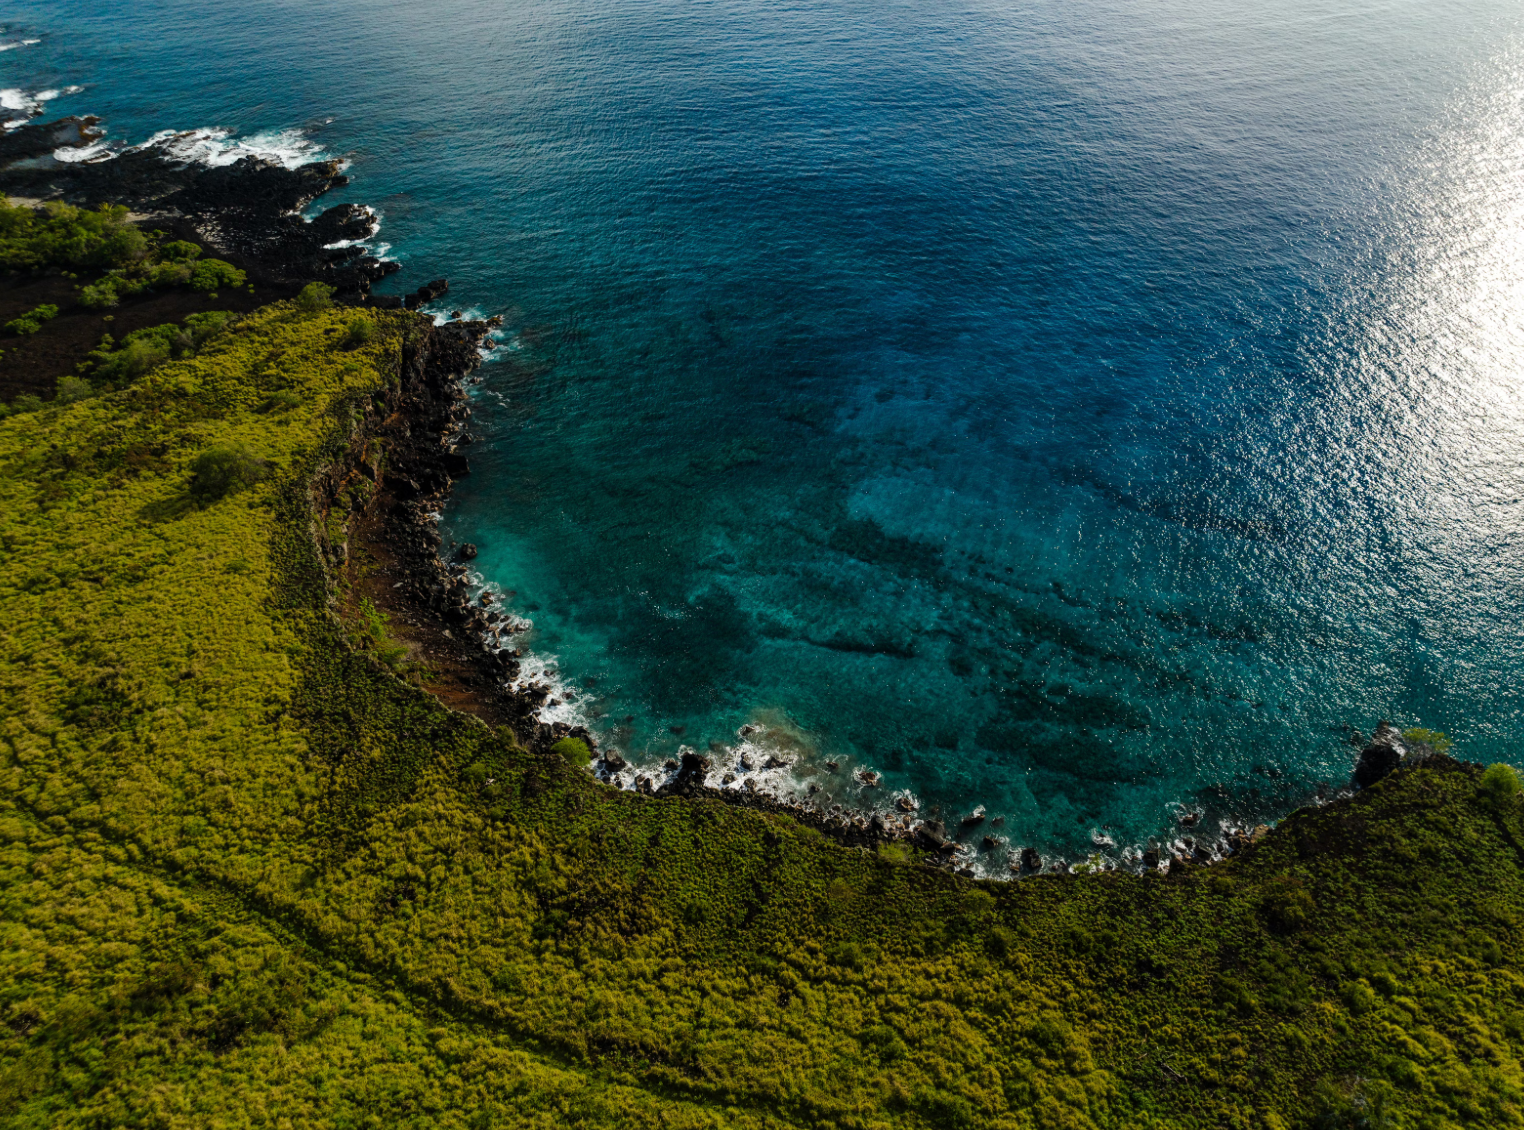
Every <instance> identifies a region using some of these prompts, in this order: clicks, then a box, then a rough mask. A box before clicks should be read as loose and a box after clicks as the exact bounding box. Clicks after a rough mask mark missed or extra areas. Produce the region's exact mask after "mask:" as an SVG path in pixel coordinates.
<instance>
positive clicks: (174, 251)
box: [159, 239, 201, 262]
mask: <svg viewBox="0 0 1524 1130" xmlns="http://www.w3.org/2000/svg"><path fill="white" fill-rule="evenodd" d="M200 257H201V248H200V247H198V246H196V245H195V244H194V243H190V242H188V241H187V240H183V239H177V240H174V241H172V242H170V243H166V244H165V245H164V246H163V247H161V248H159V258H160V259H164V260H167V261H169V262H188V261H190V260H192V259H199V258H200Z"/></svg>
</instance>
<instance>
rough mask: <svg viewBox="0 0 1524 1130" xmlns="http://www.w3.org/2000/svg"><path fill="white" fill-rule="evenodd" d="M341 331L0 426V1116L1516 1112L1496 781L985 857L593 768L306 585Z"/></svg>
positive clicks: (1212, 1122) (298, 316)
mask: <svg viewBox="0 0 1524 1130" xmlns="http://www.w3.org/2000/svg"><path fill="white" fill-rule="evenodd" d="M355 316H356V315H354V314H351V313H341V312H339V311H335V310H315V311H300V310H298V309H296V308H295V307H293V306H290V305H284V304H283V305H277V306H274V307H270V308H267V309H266V310H264V311H261V312H260V313H258V314H256V315H254V316H253V317H251V318H250V319H248V320H246V321H244V322H243V323H241V324H240V325H239V326H238V327H237V328H236V329H233V330H230V331H228V332H226V333H223V334H222V335H221V336H219V337H217V338H215V339H213V340H211V341H210V342H208V343H206V344H205V345H204V346H202V347H201V348H200V350H199V352H198V353H196V354H195V355H187V356H186V357H184V358H183V359H181V360H178V361H170V362H167V363H163V364H161V365H159V366H158V367H157V368H154V369H153V370H152V371H150V372H148V373H147V374H146V375H143V376H140V377H138V378H137V379H136V380H135V381H134V382H133V383H132V384H130V385H129V386H128V387H126V388H125V389H122V390H120V391H116V392H112V393H109V394H106V395H101V396H96V397H93V398H88V399H81V400H77V401H75V402H73V403H68V404H55V405H53V406H50V407H45V408H42V409H41V410H38V411H34V412H28V413H25V414H19V415H14V416H11V417H10V418H8V419H5V420H0V781H3V788H0V845H3V846H0V971H3V972H0V1125H3V1126H12V1127H33V1126H37V1127H41V1126H49V1127H97V1126H154V1127H198V1128H199V1127H242V1126H268V1127H321V1126H332V1127H411V1126H418V1127H424V1126H427V1127H500V1126H512V1127H517V1126H523V1127H539V1126H544V1127H552V1126H554V1127H558V1128H564V1127H620V1126H631V1127H822V1128H824V1127H842V1128H849V1127H850V1128H868V1127H891V1126H904V1127H935V1128H938V1130H959V1128H973V1127H992V1128H1006V1127H1010V1128H1015V1127H1039V1128H1046V1130H1070V1128H1089V1127H1108V1128H1127V1130H1137V1128H1147V1127H1196V1128H1201V1130H1207V1128H1213V1130H1216V1128H1255V1130H1259V1128H1266V1130H1274V1128H1277V1127H1292V1126H1327V1127H1357V1126H1391V1127H1436V1128H1437V1127H1446V1126H1457V1125H1485V1126H1513V1125H1520V1124H1524V1113H1521V1110H1524V1108H1521V1088H1524V1071H1521V1066H1520V1055H1521V1052H1524V950H1521V921H1524V918H1521V916H1524V881H1521V873H1520V863H1521V851H1524V822H1521V815H1520V802H1519V800H1518V796H1517V788H1516V782H1515V781H1512V780H1511V779H1506V778H1505V779H1502V780H1501V781H1499V780H1497V779H1496V778H1495V779H1494V780H1493V782H1492V784H1491V785H1489V787H1488V788H1486V789H1485V790H1484V789H1483V788H1482V786H1481V771H1480V770H1479V769H1478V768H1476V767H1472V766H1466V765H1463V764H1460V763H1458V762H1453V761H1450V760H1448V759H1436V760H1433V761H1430V762H1428V763H1425V764H1423V765H1420V766H1418V767H1416V768H1412V769H1407V770H1403V771H1401V772H1399V773H1398V774H1396V775H1394V776H1393V777H1391V778H1389V779H1388V780H1387V781H1385V782H1383V783H1382V784H1380V785H1378V786H1377V787H1376V788H1374V789H1372V790H1369V791H1368V792H1366V793H1363V794H1361V795H1360V796H1359V797H1357V798H1356V799H1355V800H1353V801H1351V802H1347V803H1341V804H1338V805H1335V806H1332V807H1330V808H1326V809H1322V810H1313V811H1304V812H1302V813H1299V814H1297V815H1295V816H1293V817H1292V818H1290V819H1288V820H1287V821H1285V822H1284V823H1283V824H1282V826H1281V827H1280V828H1279V829H1278V830H1277V831H1276V832H1275V833H1274V834H1273V835H1271V836H1270V837H1269V838H1268V839H1267V840H1266V841H1264V842H1263V843H1261V844H1260V845H1258V846H1257V847H1254V848H1252V849H1250V850H1249V851H1247V852H1245V853H1243V854H1241V855H1240V856H1238V857H1235V858H1234V859H1232V860H1230V861H1228V862H1226V863H1224V864H1221V865H1219V866H1214V867H1212V868H1207V869H1195V868H1193V869H1189V870H1188V871H1187V872H1186V873H1185V874H1184V875H1178V874H1177V875H1174V876H1170V877H1162V876H1158V875H1150V876H1146V877H1140V876H1134V875H1130V874H1120V873H1107V874H1096V875H1085V876H1070V877H1056V876H1052V877H1049V876H1045V877H1041V878H1037V879H1031V880H1027V881H1023V882H1020V883H1010V884H1004V885H981V884H976V883H972V882H965V881H963V880H959V879H957V878H955V877H952V876H950V875H948V874H946V873H945V872H941V871H936V870H933V869H931V868H928V867H924V866H920V865H918V864H916V863H914V862H902V861H896V860H892V859H887V858H881V857H879V856H878V855H873V854H868V853H865V852H862V851H857V850H853V849H847V848H843V847H841V846H839V845H837V844H835V843H833V842H830V841H827V840H825V839H823V838H821V837H820V836H819V835H818V834H817V833H815V832H813V831H810V830H808V829H805V828H802V827H799V826H796V825H794V824H793V823H791V822H790V821H788V820H787V819H785V818H780V817H776V816H769V815H765V814H762V813H758V812H753V811H748V810H742V809H735V808H729V807H726V806H723V805H720V804H718V803H715V802H710V801H699V802H690V801H684V800H680V799H664V800H658V799H652V798H649V797H642V796H639V795H634V794H629V793H617V792H612V791H609V790H607V789H604V788H602V787H600V786H598V785H597V784H596V783H595V782H594V781H592V779H591V778H590V777H589V776H588V775H587V774H586V773H585V772H584V771H582V770H580V769H578V768H576V767H574V766H572V765H571V764H569V763H568V762H567V761H566V760H565V759H564V758H559V757H554V756H551V755H545V756H540V755H535V754H532V753H530V752H528V751H526V750H524V749H522V748H520V747H519V746H518V745H517V743H516V742H515V741H514V739H513V738H512V736H511V735H510V734H508V733H506V732H494V731H492V730H489V729H488V728H487V727H486V726H485V725H483V724H482V723H481V722H479V721H477V720H476V719H474V718H470V717H467V716H464V715H460V714H455V713H452V712H450V711H448V710H446V709H445V708H444V707H442V706H441V705H440V704H439V703H438V702H437V701H436V700H435V699H434V698H433V697H431V696H430V695H429V694H428V693H426V692H425V691H423V690H420V689H418V688H417V687H415V686H412V685H410V684H409V683H408V682H406V681H404V680H402V679H400V678H398V677H397V676H396V675H395V674H394V673H393V672H392V671H391V670H390V669H389V668H388V667H387V666H386V665H385V664H384V663H383V662H381V661H380V660H379V659H378V658H377V655H376V651H375V648H374V647H373V646H372V647H370V648H369V649H367V647H366V646H364V644H365V642H366V641H365V640H363V639H361V638H360V635H361V633H359V632H358V631H357V632H356V638H355V639H354V640H353V641H352V640H350V638H349V636H348V635H347V633H346V628H345V626H344V623H343V621H342V620H341V619H339V618H338V617H337V616H336V615H335V614H334V613H333V611H332V607H333V598H334V595H335V589H334V584H335V582H334V581H333V580H332V579H331V578H330V574H329V572H328V571H327V569H326V568H325V560H326V558H325V551H324V549H323V546H324V545H325V544H326V540H327V538H328V537H329V535H330V533H331V532H332V531H334V530H335V528H336V522H337V520H338V518H339V517H340V516H339V515H338V514H336V513H330V514H325V515H314V513H313V506H312V501H311V499H312V492H311V490H310V489H309V484H310V483H311V482H312V481H313V479H314V476H315V475H317V474H318V472H319V471H320V470H321V469H322V468H324V467H326V466H329V465H330V464H333V463H335V462H336V461H342V460H343V459H345V458H346V457H353V456H356V455H358V454H361V452H360V451H358V450H357V449H358V448H362V447H363V446H364V445H365V444H366V443H367V442H368V441H367V440H366V437H365V430H364V423H365V421H366V420H367V419H368V418H373V417H375V416H376V415H377V414H384V413H386V412H387V411H389V410H390V409H389V403H390V400H389V398H390V397H391V396H392V395H393V392H394V390H395V388H396V386H397V382H398V379H399V374H400V373H401V372H403V371H404V368H405V364H406V362H407V361H408V360H409V358H410V357H411V355H412V354H414V353H416V351H417V350H420V349H427V348H428V331H427V329H426V328H425V325H424V323H423V322H422V320H421V319H418V318H416V317H415V316H412V315H407V314H401V313H398V314H374V315H366V316H367V317H370V318H372V319H373V320H374V322H375V325H376V332H375V333H374V334H373V335H371V336H370V338H369V340H368V341H364V342H361V339H363V338H364V337H365V335H364V334H360V335H355V334H352V333H348V332H347V331H346V327H347V326H348V325H349V322H350V320H351V319H352V318H353V317H355ZM44 332H46V331H45V330H44ZM357 342H360V343H359V344H357ZM210 451H215V452H217V453H218V454H217V455H216V456H213V457H208V456H207V453H208V452H210ZM364 454H366V456H367V457H368V458H371V459H372V460H373V458H374V456H376V455H377V453H376V452H374V451H372V452H365V453H364ZM230 468H231V470H230ZM219 476H220V477H219ZM213 480H215V481H213ZM352 486H353V489H352V490H350V491H349V492H348V493H347V494H346V495H344V497H346V498H348V499H350V500H352V501H354V502H355V503H357V504H358V503H359V502H361V501H362V500H363V498H364V495H365V491H364V489H363V487H364V481H363V480H362V479H360V478H356V479H355V480H354V482H353V484H352Z"/></svg>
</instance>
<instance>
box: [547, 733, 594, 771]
mask: <svg viewBox="0 0 1524 1130" xmlns="http://www.w3.org/2000/svg"><path fill="white" fill-rule="evenodd" d="M550 752H551V753H553V754H555V755H556V756H557V757H562V758H565V759H566V760H567V761H568V762H570V763H571V764H572V765H577V766H582V765H586V764H587V763H588V762H589V761H591V760H592V759H593V751H592V750H590V749H588V748H587V743H586V742H585V741H583V740H582V739H581V738H562V739H561V740H560V741H558V742H557V743H556V744H555V745H553V746H551V747H550Z"/></svg>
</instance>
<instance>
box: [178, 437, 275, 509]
mask: <svg viewBox="0 0 1524 1130" xmlns="http://www.w3.org/2000/svg"><path fill="white" fill-rule="evenodd" d="M269 473H270V465H269V464H268V463H267V462H265V461H264V460H263V459H260V458H259V457H258V456H256V455H253V454H252V453H251V452H249V451H248V449H247V448H243V447H235V446H233V445H231V444H220V445H218V446H217V447H211V448H208V449H207V450H205V451H203V452H202V453H201V454H200V455H198V456H196V461H195V462H194V463H192V464H191V482H190V492H191V497H192V498H194V499H195V500H196V501H197V502H199V503H200V504H201V505H202V506H210V505H211V504H212V503H214V502H216V501H217V500H218V499H221V498H224V497H225V496H227V495H229V494H236V493H238V492H239V491H241V490H243V489H244V488H245V487H251V486H253V485H254V484H255V483H257V482H259V481H260V480H261V479H263V478H264V477H265V476H266V475H268V474H269Z"/></svg>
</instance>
